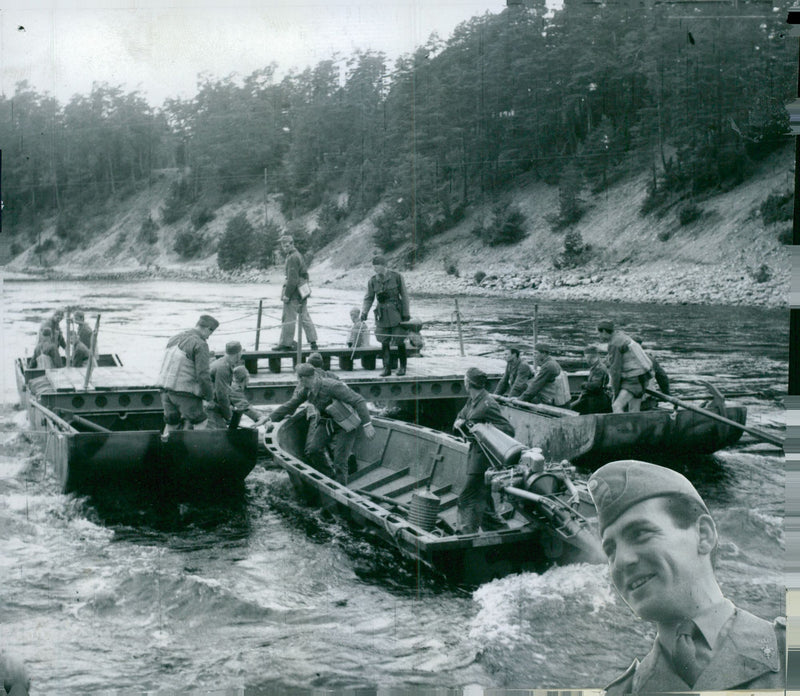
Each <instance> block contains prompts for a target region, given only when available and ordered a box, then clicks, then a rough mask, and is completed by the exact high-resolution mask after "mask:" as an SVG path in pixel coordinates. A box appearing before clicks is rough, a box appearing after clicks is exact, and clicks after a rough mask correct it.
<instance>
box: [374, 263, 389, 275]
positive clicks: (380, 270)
mask: <svg viewBox="0 0 800 696" xmlns="http://www.w3.org/2000/svg"><path fill="white" fill-rule="evenodd" d="M372 267H373V268H374V269H375V273H377V274H378V275H379V276H382V275H383V274H384V273H386V266H384V265H383V264H380V263H375V264H372Z"/></svg>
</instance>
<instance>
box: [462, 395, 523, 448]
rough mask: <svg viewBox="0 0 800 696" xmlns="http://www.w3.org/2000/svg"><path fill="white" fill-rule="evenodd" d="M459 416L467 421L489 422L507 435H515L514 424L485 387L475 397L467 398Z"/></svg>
mask: <svg viewBox="0 0 800 696" xmlns="http://www.w3.org/2000/svg"><path fill="white" fill-rule="evenodd" d="M457 418H460V419H461V420H463V421H465V422H467V423H489V424H491V425H493V426H494V427H495V428H497V429H498V430H502V431H503V432H504V433H505V434H506V435H511V437H514V426H513V425H511V423H510V422H509V420H508V419H507V418H506V417H505V416H504V415H503V414H502V413H501V411H500V406H499V405H498V403H497V402H496V401H495V400H494V399H493V398H492V395H491V394H490V393H489V392H487V391H486V390H485V389H481V391H480V392H478V393H477V394H476V395H475V397H474V398H472V399H467V403H466V404H464V407H463V408H462V409H461V410H460V411H459V412H458V416H457Z"/></svg>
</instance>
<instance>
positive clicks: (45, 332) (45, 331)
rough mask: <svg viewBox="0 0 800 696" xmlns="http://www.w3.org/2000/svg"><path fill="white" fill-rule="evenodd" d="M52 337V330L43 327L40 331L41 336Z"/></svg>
mask: <svg viewBox="0 0 800 696" xmlns="http://www.w3.org/2000/svg"><path fill="white" fill-rule="evenodd" d="M52 335H53V330H52V329H51V328H50V327H49V326H45V327H44V328H43V329H42V336H52Z"/></svg>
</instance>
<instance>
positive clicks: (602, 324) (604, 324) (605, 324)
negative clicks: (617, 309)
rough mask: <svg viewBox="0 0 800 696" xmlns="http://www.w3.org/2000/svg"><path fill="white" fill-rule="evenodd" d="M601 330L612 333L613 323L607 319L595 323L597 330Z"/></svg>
mask: <svg viewBox="0 0 800 696" xmlns="http://www.w3.org/2000/svg"><path fill="white" fill-rule="evenodd" d="M600 329H603V330H605V331H613V330H614V322H613V321H609V320H608V319H603V320H602V321H598V322H597V330H598V331H599V330H600Z"/></svg>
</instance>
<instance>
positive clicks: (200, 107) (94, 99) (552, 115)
mask: <svg viewBox="0 0 800 696" xmlns="http://www.w3.org/2000/svg"><path fill="white" fill-rule="evenodd" d="M633 5H634V3H630V4H627V3H613V4H612V3H609V4H587V3H582V2H579V3H568V4H566V5H565V7H564V9H563V10H560V11H558V12H555V13H554V14H548V13H547V11H546V9H545V7H544V4H542V5H540V6H533V7H530V6H527V7H526V6H523V5H521V4H520V5H513V6H510V7H508V8H507V9H506V10H505V11H503V12H502V13H500V14H498V15H489V14H487V15H485V16H481V17H475V18H472V19H470V20H469V21H467V22H464V23H463V24H461V25H460V26H459V27H458V28H457V29H456V30H455V31H454V33H453V35H452V36H450V37H449V38H447V39H446V40H445V39H441V38H439V37H437V36H432V37H431V38H430V39H429V40H428V42H427V43H426V44H425V45H424V46H420V47H419V48H418V49H417V50H416V51H415V52H414V53H413V54H412V55H405V56H402V57H401V58H400V59H398V60H397V61H396V62H395V63H394V64H393V65H390V64H388V61H387V59H386V58H385V56H384V55H383V54H381V53H375V52H361V53H356V54H354V55H351V56H349V57H347V58H344V59H335V58H331V59H330V60H327V61H324V62H321V63H319V64H318V65H317V66H315V67H314V68H313V69H307V70H304V71H302V72H290V73H288V74H282V73H281V70H280V66H277V65H269V66H264V67H263V69H261V70H259V71H256V72H254V73H252V74H251V75H248V76H246V77H237V76H229V77H225V78H217V77H210V76H204V77H202V78H200V79H199V82H198V87H197V94H196V96H195V97H194V98H192V99H190V100H167V101H166V102H165V103H164V104H163V105H161V106H160V107H154V106H152V105H150V104H148V103H147V102H146V101H145V100H144V99H143V97H142V96H141V95H139V94H137V93H125V92H124V91H123V90H122V89H121V88H119V87H115V86H109V85H106V84H99V85H95V86H94V88H93V89H92V91H91V93H90V94H89V95H76V96H74V97H73V98H72V99H71V100H70V101H69V102H68V103H67V104H63V105H62V104H59V103H58V102H57V101H56V100H54V99H53V98H51V97H50V96H48V95H47V94H42V93H39V92H37V91H36V90H34V89H33V88H31V87H30V86H29V85H27V84H26V83H20V84H19V85H17V87H16V90H15V93H14V94H13V95H12V96H7V95H4V96H3V97H2V98H0V146H2V154H3V158H2V165H3V166H2V186H3V201H4V206H5V208H4V213H3V234H4V235H5V239H6V244H4V245H2V248H3V252H2V253H3V256H2V259H0V261H3V262H7V261H9V260H10V259H11V258H13V257H15V256H18V255H20V254H22V252H24V251H25V250H26V249H28V250H29V251H28V254H27V255H26V258H27V259H28V261H29V263H31V264H33V263H35V259H37V258H38V259H39V262H41V263H48V261H47V259H48V258H49V259H51V260H52V259H53V258H59V259H63V258H64V255H65V254H69V253H71V252H75V251H78V250H81V249H84V248H88V247H89V246H92V245H93V244H95V243H96V242H97V241H98V240H99V239H100V238H102V237H103V236H104V235H107V233H108V231H109V229H111V228H112V227H114V226H115V225H116V229H117V230H118V231H117V232H116V234H117V236H118V239H117V240H116V242H115V243H116V246H117V247H123V246H124V247H135V248H136V249H137V250H138V251H137V253H136V254H135V258H136V260H137V262H138V263H141V264H145V263H147V260H148V254H149V253H151V252H152V255H153V257H154V258H155V257H156V256H157V254H156V250H157V249H160V250H162V251H163V249H164V245H165V244H168V245H169V250H170V251H171V252H172V253H174V254H175V255H176V258H183V259H187V260H189V259H192V258H200V257H208V256H209V255H210V254H213V253H214V252H215V251H216V249H217V245H218V244H219V243H220V239H224V240H225V243H224V244H223V245H222V246H221V247H220V248H224V249H225V253H224V254H222V255H221V256H220V264H221V265H223V266H226V267H228V268H236V267H237V266H239V265H242V264H252V265H257V266H264V267H265V266H269V265H270V264H271V263H272V261H273V255H272V248H273V245H274V243H275V239H276V237H277V234H278V232H279V231H281V230H283V229H285V228H286V227H287V226H288V229H289V231H291V232H293V233H294V234H295V235H296V236H297V237H298V238H299V241H300V243H301V246H303V247H305V248H306V249H307V250H308V251H309V252H310V253H314V252H317V251H319V250H321V249H324V248H329V246H330V244H331V242H333V241H335V240H337V238H343V237H344V236H345V235H346V233H347V232H348V230H351V229H352V228H353V227H354V226H355V225H356V224H358V223H359V222H360V221H361V220H363V219H364V218H365V217H366V216H367V215H368V214H371V215H372V222H373V223H374V224H373V225H371V226H370V234H371V235H372V237H371V240H372V242H373V243H374V244H375V245H377V246H379V247H381V248H382V249H384V250H386V251H392V250H397V253H398V254H402V256H403V258H404V260H405V261H406V263H407V265H409V266H413V265H415V264H418V263H420V262H421V261H423V260H424V259H425V256H426V254H427V253H429V250H430V249H432V248H435V247H436V246H437V245H436V243H435V241H436V240H435V238H436V237H437V236H439V235H442V234H443V233H445V232H446V231H447V230H451V229H453V228H455V227H457V226H458V225H459V223H461V222H462V221H464V220H465V219H467V220H472V219H475V220H476V223H475V224H474V225H471V229H470V230H467V231H466V232H465V234H467V235H471V234H472V233H474V234H475V236H476V238H477V239H479V240H480V241H481V243H482V244H484V245H487V246H506V245H515V244H517V243H519V242H520V240H521V239H523V238H524V237H525V236H526V235H527V234H528V233H529V230H530V228H531V226H532V225H534V224H535V225H539V226H541V224H542V219H536V220H532V219H531V217H532V216H537V215H538V216H539V218H543V219H545V222H546V224H547V226H548V227H549V228H550V229H551V230H552V231H553V233H554V234H560V235H561V239H563V245H561V243H559V247H560V248H562V252H561V256H560V260H559V259H556V260H555V264H556V266H558V264H559V263H561V264H563V265H569V264H577V263H580V262H581V256H582V254H583V253H584V252H585V250H586V248H587V242H589V241H590V240H586V239H584V238H583V237H582V236H581V234H580V232H576V230H575V226H576V225H577V224H578V223H579V221H580V220H581V219H582V217H584V216H585V215H586V214H587V211H588V210H589V209H590V207H591V206H590V205H589V202H590V201H591V199H592V197H593V196H598V195H600V194H603V192H606V191H610V190H611V189H612V188H613V187H614V186H615V185H617V186H618V185H620V184H621V183H624V182H626V181H638V182H640V183H641V186H643V187H644V189H645V192H644V195H643V196H642V197H641V201H640V204H639V205H638V209H637V211H636V214H637V215H639V216H642V217H645V218H647V217H648V216H650V217H652V218H653V219H654V220H657V219H660V218H661V217H663V216H664V215H665V214H667V213H669V214H670V215H672V216H673V217H674V218H675V219H676V220H678V224H679V225H681V226H682V225H688V224H691V223H692V222H693V221H694V220H696V219H698V218H700V217H702V215H703V211H704V208H703V201H704V199H706V198H707V197H709V196H712V195H717V194H719V193H720V192H725V191H729V190H731V189H733V188H734V187H737V186H739V185H741V184H743V183H744V182H747V181H748V179H749V178H750V177H752V176H753V174H754V173H755V172H758V171H759V166H760V165H761V163H762V162H763V161H765V159H766V158H767V157H769V156H770V155H771V153H773V152H774V151H776V150H779V149H781V148H784V149H785V146H786V144H787V142H789V137H788V136H787V132H788V117H787V114H786V111H785V104H786V103H787V102H788V101H790V100H791V99H792V98H794V96H796V94H795V92H796V70H797V42H796V40H794V39H787V38H785V37H784V35H783V33H784V31H785V29H786V24H785V20H786V12H785V11H784V10H780V11H773V9H772V7H771V5H769V4H765V3H761V2H751V3H748V2H739V3H738V4H736V5H733V4H725V3H698V4H692V3H675V4H662V5H655V6H652V7H648V8H644V7H639V6H638V4H637V5H636V6H633ZM537 183H540V184H541V185H547V186H550V187H557V191H558V195H557V200H556V201H555V202H554V203H553V205H551V206H549V207H548V208H546V209H544V208H542V207H541V206H538V207H537V206H532V205H528V206H526V205H524V204H522V205H520V203H519V196H518V195H517V192H519V191H520V190H522V189H524V188H525V187H528V188H529V189H530V187H531V186H534V185H536V184H537ZM157 189H163V195H162V198H161V200H162V201H163V203H162V204H161V205H159V206H157V207H154V208H153V207H148V206H146V205H142V204H141V200H142V196H143V194H146V193H147V192H152V191H154V190H157ZM248 192H249V196H250V199H251V200H252V198H253V197H254V196H258V197H259V198H260V199H262V200H263V201H264V205H263V206H261V207H260V209H258V211H257V212H254V209H253V206H252V205H251V206H250V207H249V208H247V207H244V208H242V209H241V210H239V212H238V217H237V216H234V215H230V217H229V218H226V219H221V218H220V215H221V214H222V213H223V212H224V214H225V215H228V213H229V211H231V210H232V209H233V208H232V207H231V204H232V202H235V201H236V200H237V199H240V198H241V197H242V196H244V195H245V194H248ZM768 193H769V194H771V195H765V197H764V200H763V201H762V205H761V206H760V212H761V214H762V215H763V216H764V221H765V222H770V223H771V222H774V221H776V220H778V221H780V220H781V219H783V220H786V219H787V217H790V214H791V211H790V208H791V204H790V195H791V191H790V190H788V189H784V190H778V191H770V192H768ZM376 206H378V207H377V208H376ZM234 208H235V206H234ZM121 211H124V213H123V212H121ZM311 211H314V216H313V222H312V223H311V224H310V225H307V224H306V223H307V222H308V220H309V218H308V217H307V214H308V213H309V212H311ZM476 211H480V214H479V215H476ZM123 214H124V216H125V218H126V224H125V226H122V227H120V226H119V225H118V224H117V223H118V222H119V218H120V217H121V216H122V215H123ZM304 216H305V217H304ZM301 223H302V224H301ZM462 227H463V225H462ZM309 228H310V229H311V230H312V231H313V233H312V234H310V235H308V232H307V231H308V229H309ZM765 229H766V230H767V231H765V234H771V235H773V236H776V234H777V232H776V231H775V230H774V229H773V228H772V227H768V228H765ZM167 231H169V235H170V236H169V238H168V239H167V237H166V235H167ZM783 233H784V240H785V241H789V240H788V239H787V238H786V235H787V234H788V233H787V231H786V229H784V230H783ZM120 235H122V237H124V238H120ZM667 236H668V235H667ZM662 241H666V239H664V240H662ZM589 246H591V245H589ZM107 247H108V252H109V254H111V253H113V248H114V244H110V243H109V244H107ZM148 250H150V251H148ZM354 261H356V260H354ZM358 261H363V259H358Z"/></svg>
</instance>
